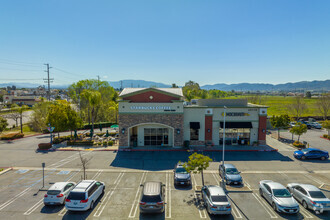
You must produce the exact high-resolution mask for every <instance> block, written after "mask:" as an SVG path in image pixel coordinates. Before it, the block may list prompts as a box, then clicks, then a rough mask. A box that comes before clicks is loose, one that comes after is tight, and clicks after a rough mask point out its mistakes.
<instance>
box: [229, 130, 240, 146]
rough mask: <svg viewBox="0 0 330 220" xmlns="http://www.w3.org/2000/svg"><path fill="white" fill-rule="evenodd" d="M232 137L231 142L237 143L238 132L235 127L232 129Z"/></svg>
mask: <svg viewBox="0 0 330 220" xmlns="http://www.w3.org/2000/svg"><path fill="white" fill-rule="evenodd" d="M231 137H232V139H231V144H232V145H238V132H237V129H232V136H231Z"/></svg>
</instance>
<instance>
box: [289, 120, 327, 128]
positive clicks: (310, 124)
mask: <svg viewBox="0 0 330 220" xmlns="http://www.w3.org/2000/svg"><path fill="white" fill-rule="evenodd" d="M297 123H302V124H305V125H306V126H307V128H308V129H311V128H316V129H321V128H322V125H321V124H320V123H318V122H309V121H302V120H299V121H297V122H293V121H292V122H290V123H289V126H290V127H294V126H297Z"/></svg>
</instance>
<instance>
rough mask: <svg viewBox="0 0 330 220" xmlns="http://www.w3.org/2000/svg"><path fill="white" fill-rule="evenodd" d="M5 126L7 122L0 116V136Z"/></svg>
mask: <svg viewBox="0 0 330 220" xmlns="http://www.w3.org/2000/svg"><path fill="white" fill-rule="evenodd" d="M7 126H8V122H7V120H6V119H4V118H3V117H1V116H0V134H1V133H2V132H3V131H4V130H5V129H6V127H7Z"/></svg>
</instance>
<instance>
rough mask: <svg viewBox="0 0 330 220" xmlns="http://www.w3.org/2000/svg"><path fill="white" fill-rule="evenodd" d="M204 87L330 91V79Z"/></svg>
mask: <svg viewBox="0 0 330 220" xmlns="http://www.w3.org/2000/svg"><path fill="white" fill-rule="evenodd" d="M201 88H202V89H207V90H210V89H219V90H224V91H230V90H235V91H295V90H318V91H321V90H324V91H330V80H324V81H317V80H315V81H301V82H295V83H285V84H277V85H273V84H267V83H238V84H224V83H220V84H214V85H204V86H201Z"/></svg>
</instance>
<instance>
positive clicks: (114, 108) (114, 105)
mask: <svg viewBox="0 0 330 220" xmlns="http://www.w3.org/2000/svg"><path fill="white" fill-rule="evenodd" d="M109 109H110V110H112V111H114V112H115V117H116V124H118V103H117V102H114V101H112V102H111V103H110V107H109Z"/></svg>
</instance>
